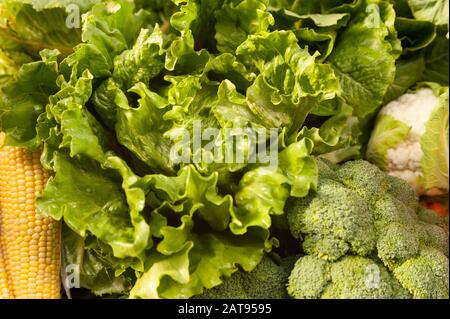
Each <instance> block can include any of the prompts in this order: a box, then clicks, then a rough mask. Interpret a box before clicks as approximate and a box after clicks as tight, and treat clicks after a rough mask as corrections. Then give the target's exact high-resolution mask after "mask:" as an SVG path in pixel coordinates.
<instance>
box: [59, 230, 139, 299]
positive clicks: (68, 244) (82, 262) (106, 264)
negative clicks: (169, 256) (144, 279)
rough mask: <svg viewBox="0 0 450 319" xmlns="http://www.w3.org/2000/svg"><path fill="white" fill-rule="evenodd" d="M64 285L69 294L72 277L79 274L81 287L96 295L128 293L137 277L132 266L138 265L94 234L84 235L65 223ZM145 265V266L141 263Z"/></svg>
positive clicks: (63, 246) (63, 243)
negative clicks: (116, 253) (115, 252)
mask: <svg viewBox="0 0 450 319" xmlns="http://www.w3.org/2000/svg"><path fill="white" fill-rule="evenodd" d="M61 242H62V255H63V256H62V261H63V262H62V264H63V265H62V267H63V269H66V272H67V273H63V278H62V280H63V285H64V287H65V288H66V292H68V295H69V297H70V288H71V286H72V285H73V284H75V282H72V280H73V279H72V278H71V276H76V275H79V277H78V278H77V280H79V282H78V283H79V285H80V288H85V289H89V290H90V291H91V292H92V293H93V294H95V295H97V296H103V295H111V294H119V295H123V294H127V293H128V291H129V290H130V289H131V287H132V286H133V283H134V281H135V276H134V274H133V272H132V271H129V270H128V268H129V267H133V268H139V267H137V266H135V265H134V263H135V262H134V261H133V260H126V259H119V258H115V257H113V255H112V252H111V251H109V250H108V249H107V248H106V247H105V245H102V244H101V243H100V242H99V241H98V240H96V239H95V238H94V237H87V238H83V237H81V236H80V235H78V234H77V233H76V232H74V231H73V230H71V229H70V228H69V227H67V226H66V225H65V224H63V228H62V234H61ZM141 267H142V266H141Z"/></svg>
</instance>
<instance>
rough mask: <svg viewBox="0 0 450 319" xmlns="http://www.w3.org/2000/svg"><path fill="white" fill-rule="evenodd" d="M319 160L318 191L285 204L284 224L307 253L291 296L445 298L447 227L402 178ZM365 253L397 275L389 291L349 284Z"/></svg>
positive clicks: (295, 276) (363, 164) (384, 270)
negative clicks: (320, 170) (334, 166)
mask: <svg viewBox="0 0 450 319" xmlns="http://www.w3.org/2000/svg"><path fill="white" fill-rule="evenodd" d="M318 167H319V169H323V170H325V174H321V173H320V172H319V183H318V189H317V192H311V193H310V194H309V195H308V196H307V197H306V198H301V199H291V200H290V201H289V202H288V204H287V206H286V209H287V220H288V222H289V228H290V231H291V233H292V235H293V236H294V237H295V238H297V239H299V240H302V247H303V250H304V252H305V253H306V254H307V255H308V256H305V257H302V258H301V259H300V261H299V262H298V263H297V265H296V268H294V271H293V273H292V275H291V279H290V285H291V287H290V288H289V292H290V293H291V295H293V296H294V297H297V298H319V297H320V298H353V297H356V298H385V297H386V296H397V297H400V296H401V297H408V294H409V293H410V294H411V295H410V296H409V297H411V296H412V297H415V298H443V297H445V296H447V298H448V294H449V292H448V290H449V288H448V272H449V270H448V254H449V247H448V244H449V234H448V229H447V228H443V227H442V225H443V224H444V223H443V221H442V219H441V218H439V217H436V215H435V214H434V213H433V214H431V213H430V212H429V211H427V210H424V209H421V208H420V205H419V202H418V199H417V196H415V194H414V192H413V191H412V189H411V188H410V187H409V186H408V185H407V184H406V183H404V182H402V181H400V180H398V179H396V178H394V177H389V176H388V175H386V174H385V173H383V172H381V171H380V170H379V169H378V168H377V167H375V166H373V165H371V164H369V163H368V162H364V161H356V162H349V163H346V164H344V165H343V166H341V167H340V168H333V169H332V170H331V171H330V167H329V166H328V165H327V164H326V163H322V164H320V165H318ZM334 171H336V172H337V175H336V174H335V175H334V176H337V177H336V180H333V172H334ZM324 176H326V178H325V177H324ZM355 255H356V256H355ZM350 257H351V258H353V259H349V258H350ZM355 258H359V259H355ZM369 258H370V259H369ZM349 260H352V262H351V263H350V261H349ZM367 260H370V261H371V262H372V263H373V264H376V265H378V266H381V267H382V268H380V269H382V271H381V270H380V271H381V277H383V276H387V275H389V276H390V277H389V278H391V277H393V276H395V278H397V280H396V281H392V282H391V288H392V289H391V290H389V289H387V288H386V289H387V290H386V289H383V290H382V291H383V292H381V293H379V294H378V292H374V291H367V290H366V289H365V288H361V287H360V286H359V285H356V284H355V281H354V280H352V277H356V278H360V277H361V276H362V275H361V273H362V272H361V269H362V267H363V265H365V264H367ZM344 261H345V262H344ZM344 265H345V267H344ZM346 269H352V270H350V271H347V272H345V271H346ZM338 270H341V271H342V272H339V271H338ZM384 273H386V274H387V275H383V274H384ZM318 278H320V279H318ZM330 278H331V279H330ZM386 278H387V277H386ZM337 282H339V283H340V284H339V285H337V284H335V283H337ZM355 285H356V286H355ZM386 291H390V292H389V293H388V292H386ZM393 291H394V292H393Z"/></svg>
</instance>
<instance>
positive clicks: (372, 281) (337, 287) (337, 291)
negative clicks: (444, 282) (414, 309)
mask: <svg viewBox="0 0 450 319" xmlns="http://www.w3.org/2000/svg"><path fill="white" fill-rule="evenodd" d="M288 292H289V294H290V295H291V296H293V297H294V298H298V299H304V298H323V299H350V298H358V299H363V298H364V299H368V298H370V299H387V298H407V297H408V292H407V291H406V290H405V289H404V288H403V287H402V286H401V285H400V283H399V282H398V281H397V280H396V279H395V278H394V277H393V276H392V274H391V273H390V272H389V271H388V270H387V269H386V268H385V267H384V266H383V265H381V264H379V263H377V262H375V261H374V260H372V259H370V258H366V257H361V256H350V255H349V256H345V257H343V258H342V259H340V260H339V261H337V262H328V261H325V260H323V259H320V258H318V257H315V256H305V257H303V258H300V259H299V260H298V261H297V263H296V265H295V267H294V270H293V271H292V273H291V275H290V277H289V284H288Z"/></svg>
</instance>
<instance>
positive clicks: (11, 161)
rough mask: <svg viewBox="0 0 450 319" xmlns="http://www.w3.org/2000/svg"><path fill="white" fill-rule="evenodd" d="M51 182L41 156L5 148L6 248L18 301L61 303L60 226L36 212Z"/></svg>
mask: <svg viewBox="0 0 450 319" xmlns="http://www.w3.org/2000/svg"><path fill="white" fill-rule="evenodd" d="M1 144H2V143H1V141H0V145H1ZM47 179H48V172H47V171H45V170H44V169H43V168H42V166H41V163H40V154H39V152H30V151H28V150H25V149H22V148H18V147H11V146H4V147H1V148H0V214H1V218H0V228H1V229H2V233H1V236H0V239H1V240H0V243H1V245H2V248H3V252H4V255H5V258H4V259H5V266H6V271H7V275H8V279H9V281H10V283H11V284H10V286H9V287H10V290H12V294H13V295H14V297H15V298H18V299H37V298H45V299H50V298H60V227H59V223H58V222H56V221H54V220H52V219H50V218H43V217H42V216H40V215H39V214H38V213H37V211H36V206H35V200H36V196H38V195H39V194H40V192H41V191H42V189H43V187H44V186H45V183H46V181H47Z"/></svg>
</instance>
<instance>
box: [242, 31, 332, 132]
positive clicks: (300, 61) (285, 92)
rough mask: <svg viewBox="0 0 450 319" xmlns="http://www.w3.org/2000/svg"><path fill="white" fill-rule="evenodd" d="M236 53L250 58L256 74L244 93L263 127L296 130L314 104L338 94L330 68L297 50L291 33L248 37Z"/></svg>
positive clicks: (293, 35)
mask: <svg viewBox="0 0 450 319" xmlns="http://www.w3.org/2000/svg"><path fill="white" fill-rule="evenodd" d="M237 54H238V56H240V57H242V59H250V58H251V59H252V62H251V63H252V64H253V65H254V67H255V68H257V69H258V70H259V72H260V74H259V75H258V76H257V78H256V80H255V82H254V83H253V85H251V86H250V87H249V88H248V90H247V103H248V105H249V107H250V108H251V110H252V112H253V113H255V114H256V115H257V116H258V117H259V118H260V120H261V121H262V123H264V125H265V126H266V127H287V128H289V129H292V130H296V129H298V128H299V127H301V125H302V124H303V122H304V120H305V118H306V116H307V115H308V113H309V112H311V111H312V110H313V109H314V108H315V107H316V106H317V104H318V103H320V102H321V101H324V100H329V99H332V98H334V96H335V95H336V93H337V92H338V89H339V84H338V81H337V79H336V77H335V75H334V72H333V71H332V69H331V68H330V67H329V66H328V65H323V64H318V63H315V58H316V56H315V55H313V56H311V55H310V54H309V53H308V51H307V50H305V49H302V48H300V47H299V45H298V44H297V38H296V37H295V34H294V33H292V32H288V31H275V32H271V33H261V34H259V35H251V36H249V37H248V39H247V40H246V41H245V42H244V43H243V44H242V45H241V46H240V47H239V48H238V50H237Z"/></svg>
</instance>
